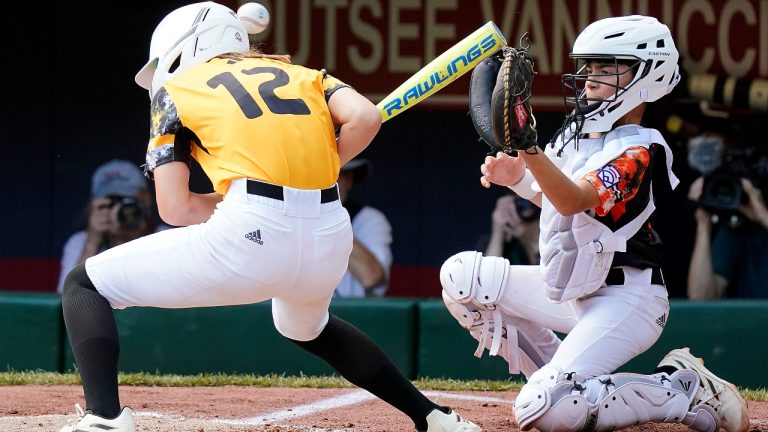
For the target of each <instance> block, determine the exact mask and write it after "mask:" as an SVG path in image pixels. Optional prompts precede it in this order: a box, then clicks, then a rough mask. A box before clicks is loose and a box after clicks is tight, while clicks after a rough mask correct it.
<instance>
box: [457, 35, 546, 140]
mask: <svg viewBox="0 0 768 432" xmlns="http://www.w3.org/2000/svg"><path fill="white" fill-rule="evenodd" d="M494 73H495V75H496V76H495V80H494V79H493V77H492V75H493V74H494ZM534 75H535V72H534V70H533V59H531V56H530V55H529V53H528V48H520V49H516V48H510V47H505V48H504V49H503V50H502V51H501V52H500V55H495V56H492V57H490V58H489V59H487V60H485V61H484V62H483V63H481V64H480V65H478V66H477V67H476V68H475V70H474V71H473V72H472V81H471V83H470V89H469V100H470V114H471V115H472V122H473V123H474V125H475V129H477V131H478V133H479V134H480V136H481V137H482V138H483V140H484V141H485V142H486V143H488V145H489V146H490V147H491V149H492V150H493V152H494V153H495V152H496V151H502V152H504V153H511V152H513V151H516V150H528V149H530V148H532V147H535V146H536V145H537V142H536V139H537V134H536V118H535V117H534V116H533V112H532V111H531V103H530V98H531V83H532V81H533V76H534ZM491 85H492V86H493V87H492V88H491V87H490V86H491Z"/></svg>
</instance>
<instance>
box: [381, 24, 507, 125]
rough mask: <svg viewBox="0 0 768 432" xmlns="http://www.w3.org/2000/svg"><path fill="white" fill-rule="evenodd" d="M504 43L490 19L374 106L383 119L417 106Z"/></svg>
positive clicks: (505, 43)
mask: <svg viewBox="0 0 768 432" xmlns="http://www.w3.org/2000/svg"><path fill="white" fill-rule="evenodd" d="M505 46H507V41H506V39H504V35H503V34H501V31H499V28H498V27H496V24H494V23H493V21H488V22H487V23H486V24H485V25H483V26H482V27H480V28H479V29H477V30H475V31H474V32H473V33H472V34H470V35H469V36H467V37H465V38H464V39H462V40H461V41H460V42H458V43H457V44H456V45H454V46H452V47H451V48H449V49H448V51H446V52H444V53H442V54H440V55H439V56H438V57H437V58H435V59H434V60H432V61H431V62H429V64H427V65H426V66H424V67H423V68H421V69H420V70H419V71H418V72H416V73H415V74H413V75H412V76H411V77H410V78H408V79H407V80H406V81H405V82H404V83H402V84H400V87H398V88H397V89H396V90H395V91H393V92H392V93H390V94H389V95H387V97H385V98H384V99H382V100H381V102H379V103H378V104H376V106H377V107H378V108H379V111H381V121H382V122H385V121H387V120H389V119H391V118H392V117H394V116H396V115H398V114H400V113H401V112H403V111H405V110H407V109H408V108H410V107H412V106H414V105H416V104H417V103H419V102H421V101H423V100H424V99H426V98H428V97H430V96H431V95H433V94H434V93H436V92H438V91H440V89H442V88H443V87H445V86H447V85H448V84H450V83H452V82H453V81H455V80H456V79H457V78H459V77H460V76H462V75H464V74H465V73H467V72H469V71H470V70H472V68H474V67H475V66H477V65H478V63H480V62H481V61H483V60H484V59H485V58H487V57H488V56H490V55H491V54H493V53H495V52H496V51H498V50H499V49H501V48H503V47H505Z"/></svg>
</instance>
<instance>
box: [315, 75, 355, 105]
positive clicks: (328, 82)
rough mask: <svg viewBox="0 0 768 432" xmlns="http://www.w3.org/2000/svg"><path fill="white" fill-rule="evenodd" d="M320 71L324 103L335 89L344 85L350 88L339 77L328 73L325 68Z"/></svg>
mask: <svg viewBox="0 0 768 432" xmlns="http://www.w3.org/2000/svg"><path fill="white" fill-rule="evenodd" d="M320 72H321V73H322V74H323V91H324V92H325V102H326V103H328V101H329V100H330V99H331V95H333V93H334V92H335V91H336V90H338V89H340V88H344V87H350V88H352V87H351V86H349V85H348V84H345V83H344V82H343V81H341V80H340V79H338V78H336V77H334V76H332V75H331V74H329V73H328V71H326V70H325V69H323V70H321V71H320Z"/></svg>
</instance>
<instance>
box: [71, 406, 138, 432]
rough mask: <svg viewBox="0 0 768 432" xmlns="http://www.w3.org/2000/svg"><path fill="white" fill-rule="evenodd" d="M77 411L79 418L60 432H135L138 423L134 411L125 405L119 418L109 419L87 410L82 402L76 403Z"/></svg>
mask: <svg viewBox="0 0 768 432" xmlns="http://www.w3.org/2000/svg"><path fill="white" fill-rule="evenodd" d="M75 412H76V413H77V416H78V419H77V421H76V422H74V423H73V424H71V425H69V426H64V427H63V428H61V430H59V432H104V431H110V432H135V431H136V425H135V423H134V421H133V411H132V410H131V409H130V408H128V407H125V408H123V410H122V411H121V412H120V415H119V416H117V418H114V419H112V420H108V419H105V418H102V417H99V416H97V415H95V414H92V413H91V412H90V411H88V412H85V411H83V409H82V408H81V407H80V404H75Z"/></svg>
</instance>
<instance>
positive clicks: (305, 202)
mask: <svg viewBox="0 0 768 432" xmlns="http://www.w3.org/2000/svg"><path fill="white" fill-rule="evenodd" d="M283 191H284V200H283V201H279V200H276V199H272V198H266V197H262V196H258V195H252V194H248V193H247V192H246V179H238V180H234V181H233V182H232V185H231V186H230V189H229V191H228V193H227V195H226V196H225V198H224V200H223V201H222V202H221V203H219V205H218V206H217V208H216V210H215V212H214V214H213V215H212V216H211V218H210V219H209V220H208V221H207V222H205V223H202V224H199V225H193V226H188V227H183V228H176V229H171V230H166V231H162V232H159V233H156V234H152V235H149V236H147V237H142V238H139V239H137V240H134V241H131V242H129V243H126V244H123V245H121V246H117V247H114V248H112V249H109V250H107V251H105V252H103V253H101V254H99V255H96V256H94V257H91V258H89V259H88V260H87V261H86V263H85V267H86V271H87V272H88V276H89V277H90V278H91V280H92V281H93V284H94V285H95V286H96V289H97V290H98V291H99V293H101V295H102V296H104V298H106V299H107V301H109V303H110V305H111V306H112V307H113V308H115V309H123V308H126V307H130V306H151V307H160V308H191V307H203V306H224V305H240V304H251V303H257V302H261V301H264V300H268V299H272V316H273V319H274V323H275V327H276V328H277V330H278V331H279V332H280V333H281V334H283V335H284V336H286V337H288V338H291V339H294V340H299V341H307V340H312V339H314V338H316V337H317V336H318V335H319V334H320V332H321V331H322V330H323V328H324V327H325V325H326V323H327V322H328V305H329V304H330V302H331V297H332V294H333V291H334V289H335V288H336V285H337V284H338V283H339V280H340V279H341V277H342V275H343V274H344V272H345V271H346V268H347V263H348V260H349V255H350V253H351V252H352V229H351V225H350V220H349V214H348V213H347V211H346V209H344V207H342V206H341V202H340V201H339V200H336V201H332V202H328V203H324V204H321V203H320V191H318V190H311V191H310V190H299V189H293V188H288V187H285V188H283Z"/></svg>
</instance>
